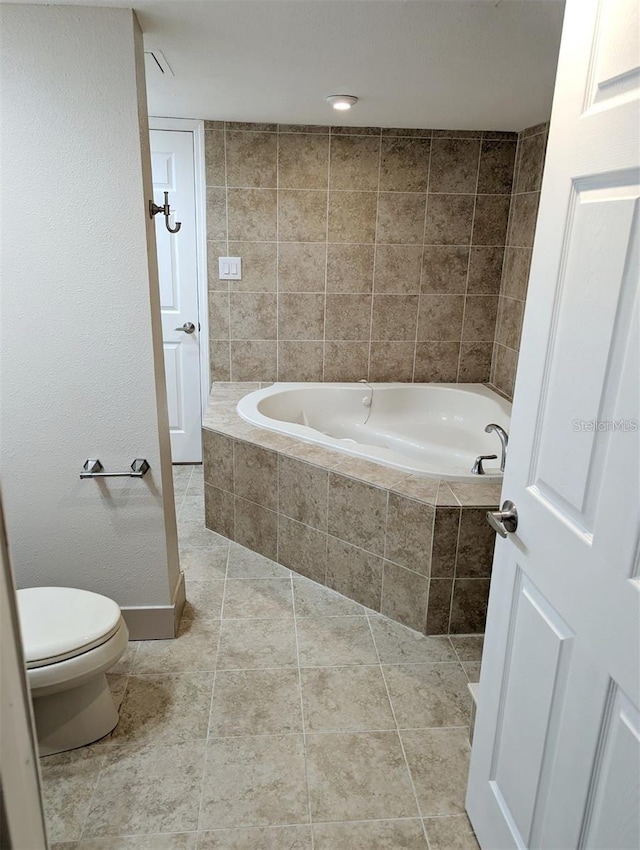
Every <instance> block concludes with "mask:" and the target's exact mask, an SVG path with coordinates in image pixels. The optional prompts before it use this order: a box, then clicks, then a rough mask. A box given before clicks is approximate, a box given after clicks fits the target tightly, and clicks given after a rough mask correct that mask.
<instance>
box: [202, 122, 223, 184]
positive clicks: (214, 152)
mask: <svg viewBox="0 0 640 850" xmlns="http://www.w3.org/2000/svg"><path fill="white" fill-rule="evenodd" d="M204 160H205V179H206V184H207V186H225V185H226V183H225V165H224V132H221V131H220V130H214V129H211V128H209V127H205V130H204Z"/></svg>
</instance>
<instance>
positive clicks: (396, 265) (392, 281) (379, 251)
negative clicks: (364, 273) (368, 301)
mask: <svg viewBox="0 0 640 850" xmlns="http://www.w3.org/2000/svg"><path fill="white" fill-rule="evenodd" d="M422 251H423V249H422V246H421V245H377V246H376V263H375V274H374V288H375V291H376V293H378V292H381V293H393V292H397V293H401V292H403V293H407V294H411V293H417V292H419V291H420V273H421V268H422Z"/></svg>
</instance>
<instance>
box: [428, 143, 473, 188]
mask: <svg viewBox="0 0 640 850" xmlns="http://www.w3.org/2000/svg"><path fill="white" fill-rule="evenodd" d="M431 145H432V147H431V168H430V171H429V192H463V193H464V192H466V193H473V192H475V191H476V183H477V179H478V162H479V154H480V142H479V141H475V140H471V139H434V140H433V141H432V143H431Z"/></svg>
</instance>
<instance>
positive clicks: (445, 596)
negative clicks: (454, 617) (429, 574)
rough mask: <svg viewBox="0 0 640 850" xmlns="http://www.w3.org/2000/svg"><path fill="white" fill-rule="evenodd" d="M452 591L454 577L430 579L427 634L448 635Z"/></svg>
mask: <svg viewBox="0 0 640 850" xmlns="http://www.w3.org/2000/svg"><path fill="white" fill-rule="evenodd" d="M452 592H453V579H445V578H432V579H431V580H430V582H429V601H428V603H427V624H426V627H425V633H426V634H428V635H446V634H447V632H448V631H449V613H450V611H451V594H452Z"/></svg>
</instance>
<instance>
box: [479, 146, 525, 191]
mask: <svg viewBox="0 0 640 850" xmlns="http://www.w3.org/2000/svg"><path fill="white" fill-rule="evenodd" d="M515 158H516V142H512V141H490V140H483V142H482V152H481V154H480V173H479V175H478V189H477V191H478V192H479V193H480V194H486V195H510V194H511V188H512V185H513V168H514V164H515Z"/></svg>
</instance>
